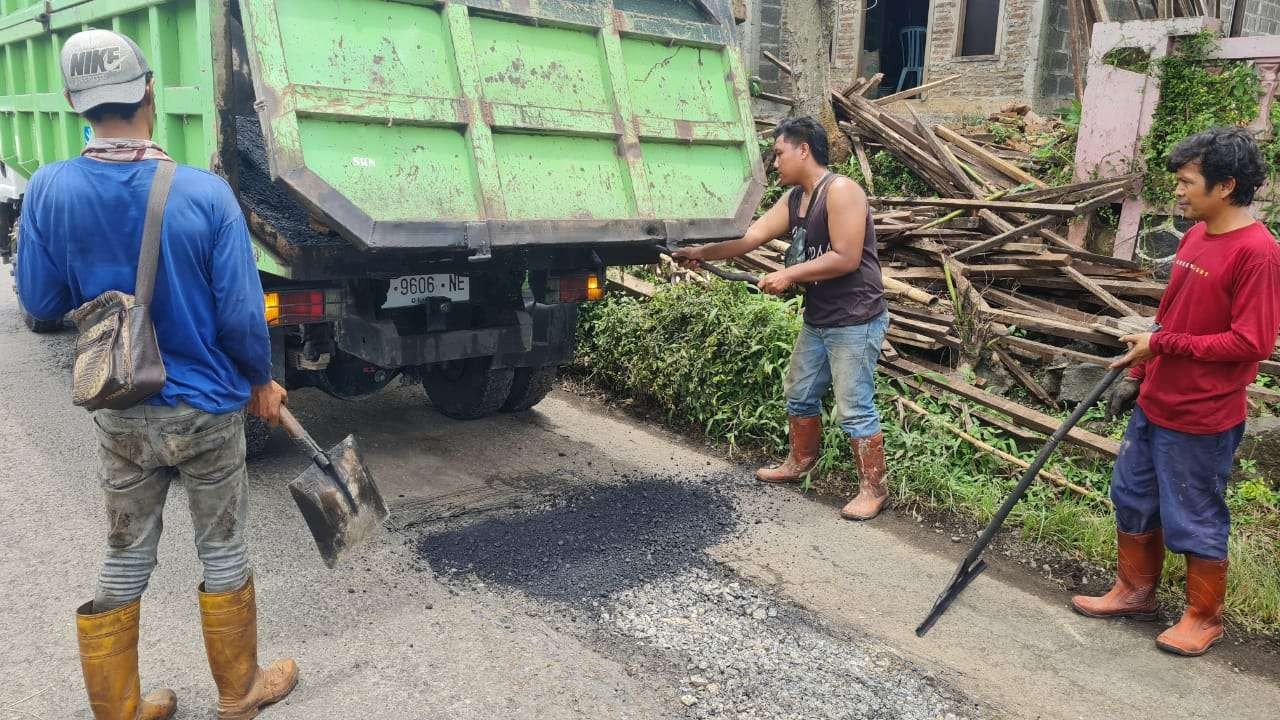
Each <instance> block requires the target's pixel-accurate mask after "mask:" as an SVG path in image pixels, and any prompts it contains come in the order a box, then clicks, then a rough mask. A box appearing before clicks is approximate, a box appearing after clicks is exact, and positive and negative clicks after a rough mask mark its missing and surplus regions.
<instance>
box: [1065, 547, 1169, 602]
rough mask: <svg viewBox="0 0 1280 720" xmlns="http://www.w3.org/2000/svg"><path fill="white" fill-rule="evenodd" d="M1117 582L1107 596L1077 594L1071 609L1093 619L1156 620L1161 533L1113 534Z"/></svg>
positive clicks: (1161, 563)
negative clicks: (1114, 535) (1114, 537)
mask: <svg viewBox="0 0 1280 720" xmlns="http://www.w3.org/2000/svg"><path fill="white" fill-rule="evenodd" d="M1116 554H1117V556H1118V557H1117V560H1116V582H1115V584H1114V585H1112V586H1111V590H1109V591H1108V592H1107V594H1106V595H1102V596H1100V597H1090V596H1087V595H1076V596H1075V597H1073V598H1071V607H1072V609H1073V610H1075V611H1076V612H1078V613H1080V614H1081V615H1084V616H1086V617H1092V618H1120V617H1123V618H1133V619H1135V620H1155V619H1156V608H1157V605H1156V585H1157V584H1158V583H1159V582H1160V571H1161V570H1162V569H1163V568H1164V531H1163V530H1152V531H1151V532H1145V533H1138V534H1133V533H1123V532H1119V531H1117V532H1116Z"/></svg>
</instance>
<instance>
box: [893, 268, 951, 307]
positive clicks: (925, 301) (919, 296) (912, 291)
mask: <svg viewBox="0 0 1280 720" xmlns="http://www.w3.org/2000/svg"><path fill="white" fill-rule="evenodd" d="M880 280H881V282H882V283H883V284H884V291H885V292H887V293H889V294H891V295H900V296H902V297H905V298H907V299H908V300H912V301H914V302H918V303H920V304H921V305H925V306H928V305H934V304H936V303H937V302H938V297H937V296H936V295H930V294H929V293H927V292H925V291H923V290H921V289H919V288H915V287H912V286H910V285H908V284H906V283H904V282H902V281H900V280H897V279H894V278H892V277H889V276H888V275H884V274H882V275H881V276H880Z"/></svg>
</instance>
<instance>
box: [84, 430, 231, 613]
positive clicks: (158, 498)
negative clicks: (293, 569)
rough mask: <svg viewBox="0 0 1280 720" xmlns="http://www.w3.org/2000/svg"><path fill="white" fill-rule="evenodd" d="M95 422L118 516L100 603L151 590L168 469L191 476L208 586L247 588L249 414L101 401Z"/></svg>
mask: <svg viewBox="0 0 1280 720" xmlns="http://www.w3.org/2000/svg"><path fill="white" fill-rule="evenodd" d="M93 421H94V423H95V424H96V425H97V426H98V456H99V459H100V461H101V468H100V470H99V474H98V477H99V480H100V481H101V484H102V490H103V494H104V495H105V497H106V505H107V521H108V523H109V525H110V528H109V531H108V534H107V557H106V560H105V561H104V562H103V564H102V571H101V573H100V574H99V575H98V592H97V595H96V597H95V598H94V603H93V604H94V609H95V611H96V612H103V611H105V610H110V609H112V608H116V607H120V606H122V605H127V604H129V603H131V602H133V601H134V600H137V599H138V598H140V597H142V593H143V591H144V590H146V589H147V583H148V582H149V581H150V579H151V571H152V570H153V569H155V566H156V550H157V548H158V547H159V544H160V533H161V531H162V530H163V528H164V502H165V498H166V497H167V495H168V493H169V484H170V483H171V482H172V480H173V475H174V474H173V473H172V472H171V471H170V468H173V469H175V470H177V473H176V474H177V475H180V476H181V477H182V480H183V483H184V484H185V485H186V489H187V501H188V504H189V505H190V509H191V522H192V525H194V526H195V541H196V552H197V554H198V555H199V556H200V561H201V563H202V564H203V565H204V584H205V590H206V591H207V592H211V593H219V592H229V591H231V590H238V589H239V588H241V587H243V586H244V584H245V582H246V581H248V579H249V556H248V551H247V548H246V547H245V541H244V526H245V521H246V520H247V519H248V511H249V476H248V474H247V472H246V471H245V444H244V414H243V413H240V412H234V413H229V414H226V415H212V414H210V413H207V412H202V411H200V410H197V409H195V408H192V407H189V406H187V405H179V406H178V407H172V408H171V407H160V406H154V405H138V406H136V407H133V408H129V409H128V410H99V411H98V412H96V413H94V415H93Z"/></svg>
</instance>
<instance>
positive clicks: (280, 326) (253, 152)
mask: <svg viewBox="0 0 1280 720" xmlns="http://www.w3.org/2000/svg"><path fill="white" fill-rule="evenodd" d="M88 27H100V28H110V29H113V30H115V31H117V32H121V33H124V34H126V35H129V36H130V37H132V38H133V39H134V40H135V41H136V42H137V43H138V44H139V46H140V47H141V48H142V49H143V51H144V52H145V53H146V55H147V57H148V59H149V60H150V63H151V66H152V68H153V69H154V71H155V75H156V77H155V84H156V88H157V92H156V103H157V109H158V125H157V128H156V140H157V142H159V143H160V144H161V145H162V146H163V147H165V148H166V149H167V150H168V151H169V153H170V154H171V155H173V157H174V158H175V159H176V160H177V161H178V162H181V163H186V164H189V165H195V166H199V167H204V168H208V169H211V170H213V171H214V172H217V173H219V174H221V175H223V176H224V177H225V178H226V179H227V180H228V182H230V183H231V186H232V187H233V188H235V190H236V192H237V195H238V197H239V198H240V201H241V204H242V206H243V209H244V212H245V215H246V217H247V218H248V220H249V226H250V229H251V231H252V234H253V239H254V246H255V252H256V255H257V258H258V268H259V270H260V272H261V274H262V280H263V286H264V288H265V289H266V297H265V298H264V302H265V304H266V307H267V313H268V318H269V320H270V323H271V325H272V340H273V346H274V350H275V365H276V375H277V377H278V379H279V380H280V381H281V382H282V383H284V384H285V385H286V386H287V387H290V388H300V387H317V388H320V389H321V390H323V391H325V392H327V393H330V394H332V395H334V396H337V397H340V398H355V397H359V396H363V395H367V394H369V393H372V392H375V391H377V390H379V389H380V388H382V387H383V386H385V385H386V384H388V383H389V382H391V381H393V380H394V379H396V378H397V377H398V376H404V377H407V378H409V379H410V380H412V381H420V382H421V383H422V385H423V386H424V388H425V390H426V393H427V395H428V396H429V397H430V399H431V401H432V403H433V405H435V406H436V407H437V408H438V409H439V410H440V411H441V412H443V413H444V414H446V415H449V416H451V417H456V418H476V417H481V416H484V415H486V414H490V413H493V412H497V411H499V410H505V411H518V410H523V409H527V408H529V407H532V406H533V405H534V404H536V403H537V402H538V401H539V400H541V399H542V397H543V396H545V395H546V393H547V391H548V390H549V388H550V386H551V382H552V380H553V379H554V376H555V372H556V368H557V367H558V366H560V365H562V364H564V363H566V362H568V361H569V360H570V358H571V357H572V354H573V348H574V333H575V328H576V319H577V310H578V306H579V304H580V303H582V302H585V301H589V300H593V299H598V298H599V297H601V296H602V295H603V292H604V285H605V270H606V267H607V266H609V265H619V264H634V263H644V262H654V261H655V259H656V255H655V253H654V249H653V248H654V246H655V245H657V244H663V243H667V242H668V241H685V240H710V239H718V238H725V237H731V236H734V235H736V234H739V233H741V232H742V231H743V230H744V229H745V227H746V225H747V224H748V222H749V221H750V219H751V217H752V214H753V211H754V209H755V207H756V204H757V203H758V202H759V199H760V196H761V193H762V191H763V174H762V171H761V167H760V159H759V150H758V145H757V142H756V137H755V129H754V124H753V121H752V117H751V112H750V98H749V93H748V83H747V78H746V76H745V74H744V71H743V68H742V65H741V61H740V58H739V55H738V52H737V50H736V48H735V46H734V32H735V25H734V21H733V18H732V14H731V10H730V3H729V0H612V2H610V1H609V0H598V1H588V0H468V1H461V0H449V1H448V2H435V1H432V0H397V1H390V0H238V1H237V0H0V48H3V55H0V63H2V65H3V69H2V70H0V161H2V162H3V164H4V166H5V169H6V171H8V172H11V173H16V174H17V175H18V176H21V177H29V176H30V174H31V173H32V172H34V171H35V170H36V169H37V168H38V167H40V166H41V165H43V164H45V163H49V162H53V161H56V160H60V159H63V158H67V157H71V156H73V155H75V154H77V153H79V151H80V149H81V148H82V147H83V145H84V143H85V142H86V141H87V140H88V139H89V132H90V131H89V128H88V126H87V125H86V124H85V123H84V122H83V121H81V120H80V119H79V118H78V117H77V116H75V115H74V114H73V113H71V111H70V109H69V108H68V107H67V105H66V103H65V101H64V99H63V97H62V94H61V90H62V84H61V77H60V75H59V65H58V52H59V49H60V48H61V46H62V43H63V41H64V40H65V39H66V38H67V37H68V36H69V35H71V34H72V33H74V32H76V31H78V30H81V29H84V28H88ZM4 207H5V208H9V209H11V210H16V209H17V208H18V205H17V204H15V203H9V204H8V205H5V206H4ZM0 214H4V213H0ZM14 214H15V213H13V212H10V213H7V214H5V217H3V218H0V220H5V221H6V222H11V221H12V220H14V218H13V217H11V216H12V215H14ZM17 220H18V221H19V222H20V218H17ZM16 237H20V233H15V238H16ZM12 242H14V243H16V247H9V248H6V250H5V252H6V254H15V253H16V259H17V262H21V243H20V241H19V240H14V241H12Z"/></svg>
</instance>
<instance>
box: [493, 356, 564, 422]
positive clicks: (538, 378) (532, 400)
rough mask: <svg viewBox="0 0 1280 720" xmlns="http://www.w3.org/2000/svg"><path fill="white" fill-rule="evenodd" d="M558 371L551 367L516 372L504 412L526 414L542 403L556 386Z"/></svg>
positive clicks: (503, 405)
mask: <svg viewBox="0 0 1280 720" xmlns="http://www.w3.org/2000/svg"><path fill="white" fill-rule="evenodd" d="M557 369H558V368H556V366H554V365H551V366H549V367H527V368H519V369H518V370H516V376H515V380H514V381H513V382H512V383H511V392H510V393H509V394H508V395H507V401H506V402H505V403H503V404H502V412H524V411H525V410H529V409H530V408H532V407H533V406H534V405H537V404H538V403H540V402H542V399H543V398H545V397H546V396H547V393H549V392H551V388H552V387H554V386H555V384H556V371H557Z"/></svg>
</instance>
